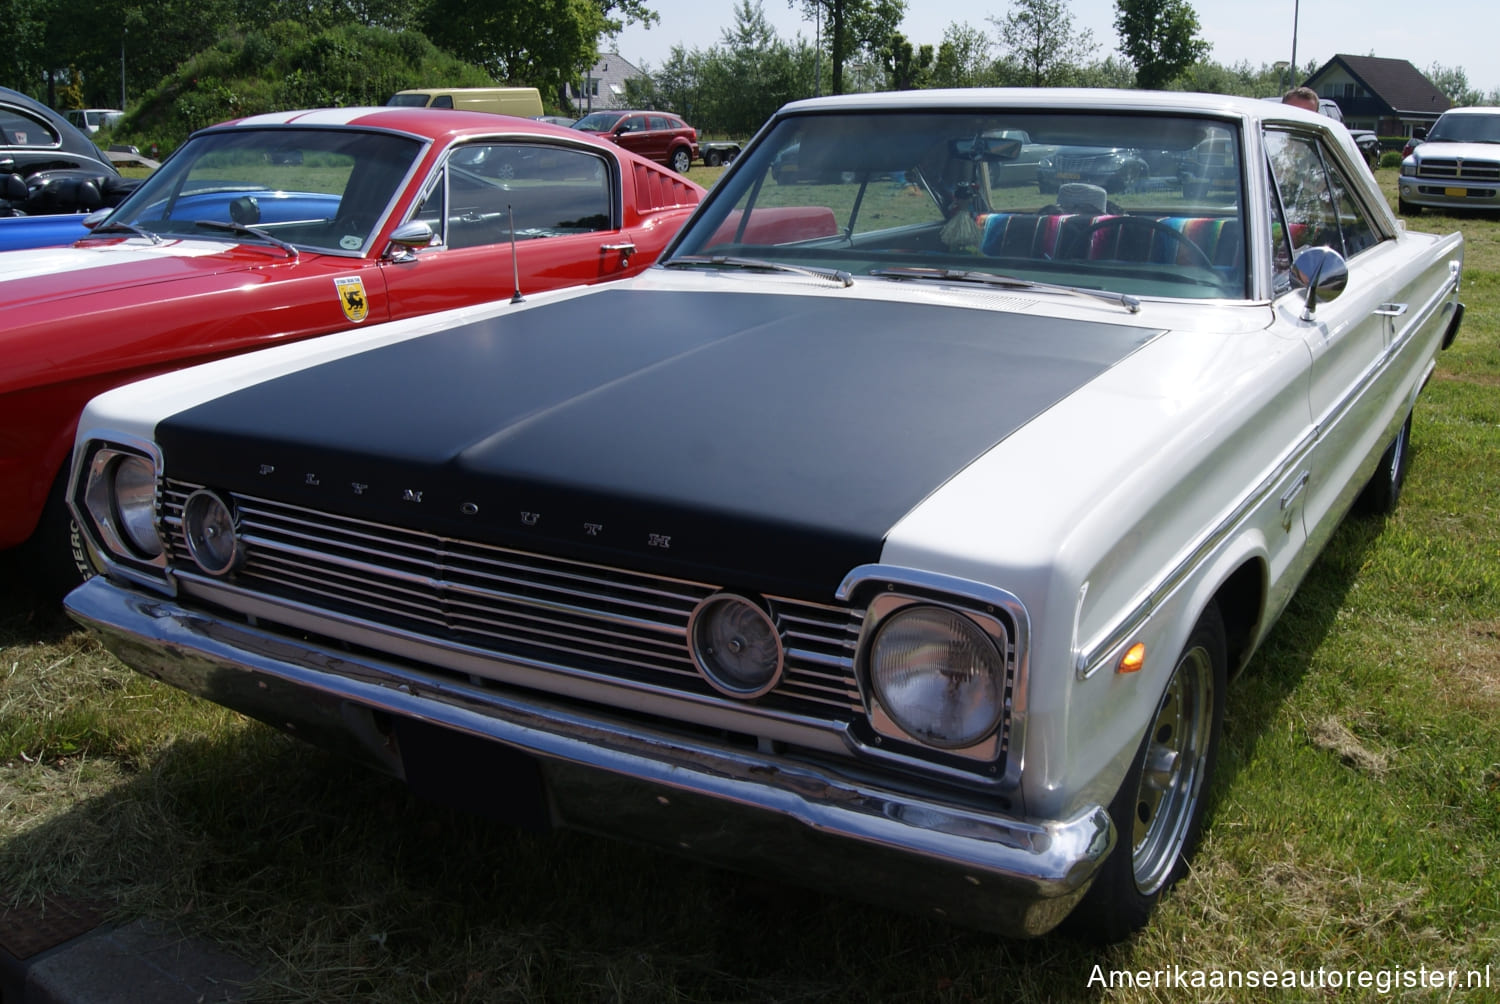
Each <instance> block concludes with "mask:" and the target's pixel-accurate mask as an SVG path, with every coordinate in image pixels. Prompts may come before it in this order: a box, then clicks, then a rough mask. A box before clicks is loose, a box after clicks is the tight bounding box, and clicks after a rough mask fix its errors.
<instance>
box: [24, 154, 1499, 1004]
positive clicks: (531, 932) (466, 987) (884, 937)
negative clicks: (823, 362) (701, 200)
mask: <svg viewBox="0 0 1500 1004" xmlns="http://www.w3.org/2000/svg"><path fill="white" fill-rule="evenodd" d="M703 173H705V172H702V171H695V174H696V175H701V174H703ZM1380 177H1381V181H1382V183H1383V184H1384V185H1385V186H1386V187H1387V189H1388V190H1389V188H1390V185H1391V184H1392V182H1393V180H1394V170H1392V169H1382V170H1381V171H1380ZM695 180H697V179H696V178H695ZM705 180H711V179H705ZM1410 225H1411V226H1412V228H1413V229H1424V230H1444V231H1446V230H1451V229H1454V228H1458V229H1461V230H1463V231H1464V233H1465V235H1466V237H1467V238H1468V258H1467V261H1468V265H1467V269H1466V272H1465V276H1464V289H1463V298H1464V300H1465V301H1466V303H1467V307H1468V313H1467V317H1466V320H1465V324H1464V328H1463V331H1462V332H1461V334H1460V336H1459V339H1458V341H1457V343H1456V344H1455V345H1454V347H1453V348H1452V349H1450V350H1449V351H1448V352H1446V353H1444V354H1443V356H1442V357H1441V359H1440V368H1439V370H1438V373H1437V375H1436V377H1435V378H1434V379H1433V381H1432V382H1431V384H1430V385H1429V386H1428V388H1427V390H1426V392H1425V393H1424V395H1423V397H1422V400H1421V402H1420V403H1419V405H1418V407H1417V411H1416V421H1415V425H1414V435H1413V451H1414V453H1413V457H1412V462H1411V469H1410V475H1409V479H1408V481H1407V484H1406V489H1405V495H1404V498H1403V501H1402V503H1401V505H1400V508H1399V509H1398V511H1397V512H1396V514H1395V515H1394V516H1392V517H1391V518H1390V519H1388V520H1385V521H1369V520H1350V521H1349V522H1347V523H1346V524H1345V525H1344V526H1343V527H1342V529H1341V530H1340V531H1339V532H1338V534H1337V535H1336V536H1335V538H1334V540H1333V542H1332V544H1331V545H1330V547H1329V548H1328V550H1327V551H1326V552H1325V553H1324V555H1323V556H1322V558H1321V559H1320V560H1319V561H1318V563H1317V564H1316V565H1315V567H1314V568H1313V571H1312V573H1311V576H1310V577H1309V579H1308V580H1307V581H1306V583H1305V584H1304V585H1303V587H1302V589H1301V591H1300V592H1299V593H1298V595H1297V597H1296V599H1295V600H1294V601H1293V603H1292V605H1291V607H1290V609H1289V610H1288V611H1287V613H1286V615H1285V616H1284V618H1283V619H1282V621H1281V623H1280V624H1279V625H1278V627H1277V628H1276V630H1275V632H1274V634H1273V635H1272V637H1271V638H1270V640H1269V642H1268V644H1267V645H1266V646H1265V647H1264V648H1263V649H1262V650H1261V651H1260V653H1259V654H1258V655H1257V656H1256V658H1255V659H1254V661H1253V663H1252V665H1251V666H1250V667H1249V669H1248V671H1247V672H1246V673H1245V674H1244V675H1243V676H1242V677H1241V678H1240V679H1239V680H1238V681H1237V683H1236V685H1235V686H1234V688H1233V689H1232V690H1231V692H1230V695H1229V710H1228V723H1227V733H1226V743H1225V747H1224V751H1225V752H1224V756H1223V758H1222V760H1221V767H1220V772H1219V775H1218V777H1217V778H1216V780H1215V784H1214V793H1213V801H1212V804H1211V807H1210V812H1209V817H1208V829H1207V835H1206V840H1205V843H1204V845H1203V847H1202V851H1201V853H1200V855H1199V857H1198V859H1197V863H1196V868H1195V870H1194V872H1193V874H1192V875H1191V876H1190V877H1189V878H1188V879H1187V880H1186V881H1185V882H1184V883H1182V884H1181V885H1179V886H1178V887H1177V888H1176V889H1175V890H1174V891H1173V892H1172V893H1171V894H1170V895H1169V897H1168V898H1167V900H1166V901H1165V903H1164V904H1163V908H1162V909H1161V910H1160V911H1159V912H1158V914H1157V916H1156V919H1155V921H1154V923H1153V924H1152V926H1151V927H1150V928H1149V929H1148V930H1147V931H1146V932H1145V933H1143V934H1142V935H1141V936H1139V937H1138V938H1137V939H1136V940H1134V941H1133V942H1130V943H1128V944H1124V945H1121V946H1117V947H1115V948H1112V949H1110V950H1107V951H1098V950H1090V949H1087V948H1084V947H1081V946H1079V945H1076V944H1074V943H1071V942H1069V941H1066V940H1063V939H1061V938H1058V937H1053V938H1045V939H1041V940H1037V941H1031V942H1005V941H1001V940H997V939H996V938H993V937H991V936H988V935H984V934H978V933H974V932H969V931H963V930H956V929H954V928H951V927H949V926H947V925H944V924H942V923H939V922H936V921H929V920H922V919H913V918H910V917H907V916H904V915H901V914H897V913H890V912H885V911H882V910H877V909H873V908H868V907H865V906H862V905H859V904H856V903H851V902H848V901H844V900H839V899H835V898H832V897H829V896H825V895H822V894H819V893H817V892H813V891H807V890H803V889H800V888H792V887H788V886H783V885H778V884H775V883H771V882H767V881H765V880H763V879H759V878H751V877H743V876H740V875H736V874H732V873H727V872H722V871H717V870H714V869H710V868H707V867H701V866H698V865H695V864H692V863H687V862H684V861H681V860H678V859H676V858H672V857H668V856H664V855H662V854H659V853H657V852H654V851H650V850H643V849H639V848H636V847H633V846H627V845H623V844H617V843H614V842H611V841H608V840H605V839H602V838H595V837H592V836H587V835H581V834H573V833H563V834H556V835H553V836H550V837H538V836H532V835H528V834H525V833H520V832H516V831H513V830H509V829H505V828H502V827H498V826H494V825H491V824H489V823H486V822H484V821H481V820H477V819H474V818H470V817H466V816H462V815H459V814H455V813H453V812H449V811H446V810H441V809H435V808H431V807H429V806H427V805H426V804H424V803H422V802H420V801H417V800H416V799H414V798H412V797H411V796H410V795H409V794H408V793H407V791H406V790H405V789H404V788H403V787H402V786H401V785H399V784H397V783H395V782H392V781H388V780H385V779H383V778H380V777H376V776H372V775H369V774H366V773H363V772H361V771H360V770H357V769H355V768H353V767H351V766H347V765H345V764H344V763H343V762H341V761H339V760H336V759H334V758H332V757H330V756H327V755H325V754H323V753H320V752H318V751H316V750H314V749H312V748H310V747H307V746H304V745H301V744H299V743H297V742H294V741H293V740H290V739H287V738H284V737H283V736H281V735H280V734H278V733H274V732H272V731H271V730H270V729H267V728H264V727H261V726H259V725H255V724H250V723H248V722H246V721H245V720H243V719H240V718H238V717H237V716H235V715H233V714H231V713H229V712H226V711H222V710H220V709H218V708H216V707H214V706H211V705H207V704H203V703H200V702H196V701H194V700H192V699H189V698H187V697H185V696H182V695H180V694H179V693H177V692H175V691H173V690H170V689H168V688H166V687H163V686H158V685H155V684H153V683H151V682H150V681H148V680H146V679H145V678H143V677H140V676H138V675H136V674H135V673H133V672H131V671H129V670H127V669H125V668H123V667H122V666H120V665H119V664H118V663H116V662H115V661H114V660H113V659H112V658H111V657H110V656H108V655H107V654H105V653H103V652H102V651H101V650H100V649H99V648H98V647H97V646H96V645H94V644H93V643H92V642H91V641H89V640H88V639H87V638H86V637H85V636H83V635H82V634H81V633H79V632H77V631H75V630H73V629H72V628H71V627H70V626H69V625H68V623H66V622H65V621H63V620H62V619H61V618H60V617H58V616H57V615H56V614H54V613H52V612H51V611H49V610H47V609H45V608H43V607H40V606H39V605H38V604H37V603H36V602H35V601H33V600H32V598H31V597H30V596H29V595H28V593H27V592H26V590H25V588H24V586H23V581H24V579H25V577H26V570H25V569H24V568H21V567H18V566H17V565H15V564H14V563H13V562H11V563H7V564H6V565H5V567H4V568H3V572H0V575H3V579H0V764H3V767H0V896H4V897H5V902H3V903H0V906H5V905H11V904H15V903H20V902H27V903H30V902H35V901H37V900H38V899H41V898H46V897H63V896H66V897H84V898H92V899H96V900H99V901H101V902H103V903H106V904H108V905H109V906H110V908H111V909H112V911H113V916H115V917H116V918H118V919H128V918H134V917H139V916H150V917H154V918H158V919H160V920H163V921H165V922H166V923H168V924H170V925H174V926H175V927H177V928H178V929H180V930H181V931H183V932H184V933H186V934H189V935H199V936H206V937H210V938H213V939H216V940H218V941H219V942H220V943H221V944H223V945H225V946H226V947H228V948H230V949H232V950H235V951H238V952H240V953H243V954H244V955H245V956H247V957H248V958H252V959H254V960H256V961H257V962H258V963H259V964H261V965H263V966H264V974H265V975H264V979H263V982H262V983H261V984H260V985H259V986H258V987H257V988H256V990H257V993H258V994H259V996H260V997H261V998H263V999H268V1000H293V1001H380V1002H387V1001H389V1002H395V1001H423V1002H425V1001H501V1000H504V1001H514V1000H547V1001H570V1002H571V1001H577V1002H600V1001H632V1002H633V1001H653V1002H656V1001H771V1000H774V1001H813V1000H817V1001H825V1000H833V1001H850V1002H855V1001H859V1002H864V1001H876V1000H881V1001H911V1002H927V1001H940V1002H955V1004H957V1002H970V1001H1006V1002H1012V1001H1020V1002H1053V1001H1073V1000H1110V1001H1199V1000H1233V1001H1256V1000H1266V1001H1278V1002H1281V1001H1299V1002H1300V1001H1311V1000H1318V1001H1323V1000H1328V1001H1334V1000H1351V1001H1352V1000H1365V999H1387V998H1386V997H1382V996H1381V995H1379V994H1378V990H1377V989H1366V990H1358V989H1354V990H1350V989H1337V990H1316V989H1307V988H1302V989H1296V990H1286V989H1277V990H1264V989H1227V990H1216V989H1175V988H1172V987H1169V986H1157V987H1153V988H1145V989H1140V988H1137V989H1116V990H1104V989H1102V988H1101V986H1100V985H1099V980H1100V979H1101V978H1103V977H1106V976H1107V975H1108V974H1109V973H1110V972H1111V971H1119V970H1131V971H1137V972H1138V971H1143V970H1144V971H1165V972H1167V973H1169V974H1170V973H1173V972H1178V971H1176V970H1174V969H1173V967H1184V968H1185V969H1186V970H1189V971H1191V970H1199V969H1201V970H1222V971H1231V970H1233V971H1245V970H1255V971H1266V970H1271V971H1276V972H1282V971H1286V970H1300V971H1304V972H1310V973H1316V971H1317V970H1319V969H1320V968H1321V969H1323V970H1324V971H1325V980H1328V979H1329V976H1328V975H1327V974H1329V973H1332V972H1337V973H1338V974H1339V975H1338V978H1339V979H1340V980H1341V981H1342V980H1343V979H1345V978H1346V977H1345V975H1344V974H1345V973H1348V972H1354V973H1355V974H1356V978H1357V973H1358V972H1359V971H1365V972H1369V973H1371V974H1373V975H1372V977H1371V978H1372V979H1379V978H1381V977H1380V975H1379V974H1381V973H1384V974H1386V978H1389V976H1390V974H1392V973H1396V972H1397V970H1400V971H1413V970H1418V971H1419V970H1420V967H1427V968H1428V969H1429V970H1430V969H1433V968H1438V969H1444V970H1446V969H1449V968H1452V969H1455V970H1459V971H1460V972H1459V978H1460V983H1461V984H1462V982H1463V980H1464V979H1465V978H1466V973H1467V971H1468V970H1478V971H1479V972H1480V973H1481V975H1483V973H1484V971H1485V968H1486V967H1489V970H1490V974H1489V975H1490V982H1491V987H1490V989H1488V990H1468V989H1464V988H1463V987H1462V986H1461V987H1460V989H1458V990H1453V991H1450V990H1449V989H1447V988H1442V989H1433V990H1420V989H1418V990H1403V991H1402V992H1401V993H1400V994H1393V995H1388V996H1389V999H1401V1000H1410V999H1417V1000H1444V1001H1446V1000H1464V1001H1469V1000H1473V1001H1486V1000H1500V939H1497V935H1500V868H1497V866H1496V862H1497V861H1500V503H1497V500H1500V465H1497V464H1496V460H1495V458H1496V457H1497V455H1500V338H1497V334H1500V331H1497V317H1500V220H1496V219H1492V218H1463V219H1453V218H1447V217H1443V216H1437V215H1432V214H1428V215H1425V216H1422V217H1418V218H1414V219H1412V220H1411V221H1410ZM455 769H459V770H461V769H462V765H461V764H455ZM1096 967H1098V968H1097V969H1096ZM1397 975H1398V978H1399V974H1397ZM1397 985H1398V986H1399V985H1400V984H1399V983H1398V984H1397ZM1376 986H1377V987H1378V984H1377V985H1376Z"/></svg>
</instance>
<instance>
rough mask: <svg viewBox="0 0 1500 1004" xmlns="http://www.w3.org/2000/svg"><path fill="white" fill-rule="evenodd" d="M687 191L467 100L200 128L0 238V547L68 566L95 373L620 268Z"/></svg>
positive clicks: (640, 164) (648, 166) (649, 166)
mask: <svg viewBox="0 0 1500 1004" xmlns="http://www.w3.org/2000/svg"><path fill="white" fill-rule="evenodd" d="M702 195H703V190H702V189H701V188H700V187H698V186H697V185H694V184H693V183H692V182H689V181H687V180H686V179H684V178H682V177H681V176H680V175H677V174H674V173H672V172H670V171H667V170H665V169H664V168H663V167H662V166H660V165H658V164H654V163H652V162H650V161H647V160H645V159H643V158H640V157H637V156H636V155H634V154H632V153H630V152H628V151H625V150H622V149H620V148H619V147H618V146H615V145H614V144H611V143H605V142H601V141H599V140H596V139H593V138H591V137H588V136H586V135H584V134H582V133H579V132H577V131H576V130H573V129H566V128H562V127H558V126H551V125H547V124H545V123H539V122H532V121H529V120H524V119H517V118H509V117H505V116H499V115H489V114H485V113H479V112H466V111H441V110H435V109H427V108H340V109H326V110H318V111H301V112H283V113H276V114H271V115H260V116H255V117H253V118H247V119H242V120H239V121H236V122H231V123H226V124H224V125H220V126H215V127H213V128H210V129H205V130H203V131H201V132H199V133H196V134H195V135H194V136H192V137H191V138H190V139H189V140H188V142H187V143H186V144H184V145H183V147H182V148H181V149H179V150H178V151H177V152H176V153H175V154H174V155H173V156H172V157H171V158H170V159H169V160H168V161H167V162H166V163H165V164H163V165H162V167H161V168H160V169H159V170H158V171H157V172H156V173H155V174H153V175H152V176H151V177H150V178H148V179H147V180H146V182H145V183H144V184H142V185H141V187H140V188H139V189H138V190H137V191H136V192H135V193H133V194H132V195H131V196H130V198H128V199H127V200H126V201H125V202H124V203H123V204H122V205H121V206H120V207H119V208H118V209H116V210H115V211H114V212H113V213H112V214H111V215H109V216H108V217H107V218H106V219H104V220H103V221H102V222H101V223H99V224H98V225H96V226H95V227H94V229H93V231H92V233H91V234H90V236H88V237H86V238H84V239H82V240H80V241H78V242H77V243H76V244H74V245H72V246H70V247H60V248H47V249H41V250H30V251H13V252H5V253H0V311H3V314H4V317H5V323H4V325H3V328H0V358H3V359H4V360H5V362H4V365H3V366H0V550H3V549H9V548H13V547H17V546H20V545H22V544H25V543H27V542H30V543H31V544H32V545H33V546H34V547H36V548H37V551H38V558H39V565H38V568H39V570H40V571H41V572H42V573H43V574H44V575H46V576H48V577H49V578H51V579H52V580H53V581H54V583H55V584H56V585H64V584H66V581H67V576H68V572H69V569H70V568H71V561H70V559H69V554H68V545H67V537H68V526H69V520H68V517H67V514H66V510H65V507H64V505H63V501H62V496H63V487H64V482H65V481H66V480H67V471H66V469H65V468H66V460H67V457H68V455H69V452H70V449H71V446H72V442H73V431H74V426H75V425H76V423H77V419H78V414H79V412H80V411H81V410H82V408H83V405H84V403H85V402H86V401H88V400H89V398H91V397H93V396H94V395H95V394H98V393H99V392H100V391H103V390H105V389H107V388H109V387H113V386H115V385H117V384H121V383H125V382H127V381H130V380H135V379H137V378H139V377H143V376H147V375H149V374H153V373H158V372H161V371H163V370H168V369H175V368H177V367H180V366H185V365H188V364H190V363H197V362H202V361H204V360H208V359H212V358H215V357H218V356H224V355H228V354H231V353H238V352H244V351H247V350H250V349H254V348H259V347H261V346H265V345H270V344H274V343H277V342H284V341H289V340H292V339H297V338H305V337H308V336H310V335H321V334H326V333H328V332H331V331H337V330H340V329H344V328H349V327H353V326H356V325H368V324H374V323H377V322H379V321H385V320H393V319H396V318H403V317H410V316H413V315H416V314H425V313H430V312H433V311H439V310H446V309H449V308H453V307H461V306H465V305H468V304H473V303H478V302H483V301H488V300H495V299H501V298H510V297H512V296H515V295H521V296H523V297H524V296H525V295H526V294H528V293H533V292H539V291H542V290H546V289H551V288H555V287H559V286H568V285H576V284H579V283H592V282H601V281H604V280H608V279H617V278H620V277H622V276H627V275H633V274H635V273H637V272H640V271H641V270H642V269H644V268H645V267H646V266H648V265H650V264H651V263H652V262H654V261H655V260H656V257H657V255H658V254H659V253H660V252H661V250H662V248H663V247H665V245H666V243H667V241H668V239H669V238H670V237H671V236H672V235H673V234H674V233H675V232H676V230H677V229H678V227H679V226H680V225H681V224H682V222H683V221H684V220H685V219H686V218H687V216H688V214H689V212H690V211H691V209H692V207H693V206H695V205H696V204H697V203H698V201H699V199H700V198H701V197H702Z"/></svg>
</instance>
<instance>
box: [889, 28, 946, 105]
mask: <svg viewBox="0 0 1500 1004" xmlns="http://www.w3.org/2000/svg"><path fill="white" fill-rule="evenodd" d="M881 55H882V57H883V60H882V61H883V63H884V65H885V72H886V84H887V85H888V86H889V87H890V88H891V89H892V90H897V91H909V90H912V89H914V88H917V87H926V86H927V84H928V83H929V82H930V81H931V79H932V63H933V55H932V46H930V45H924V46H921V47H920V48H913V46H912V44H911V42H909V41H908V40H907V38H906V36H905V35H903V34H901V33H900V32H897V33H896V34H894V35H892V36H891V40H890V41H889V42H887V43H886V46H885V51H884V52H882V53H881Z"/></svg>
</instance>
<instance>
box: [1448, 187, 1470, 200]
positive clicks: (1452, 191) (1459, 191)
mask: <svg viewBox="0 0 1500 1004" xmlns="http://www.w3.org/2000/svg"><path fill="white" fill-rule="evenodd" d="M1443 194H1444V195H1446V196H1448V198H1450V199H1467V198H1468V197H1469V190H1468V189H1467V188H1445V189H1443Z"/></svg>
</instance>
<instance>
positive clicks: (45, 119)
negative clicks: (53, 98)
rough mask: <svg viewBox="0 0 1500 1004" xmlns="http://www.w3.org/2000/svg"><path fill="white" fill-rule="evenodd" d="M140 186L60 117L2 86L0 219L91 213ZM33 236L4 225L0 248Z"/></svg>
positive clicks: (29, 243)
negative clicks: (121, 173) (123, 175)
mask: <svg viewBox="0 0 1500 1004" xmlns="http://www.w3.org/2000/svg"><path fill="white" fill-rule="evenodd" d="M136 184H137V182H136V181H135V180H134V179H129V178H123V177H121V176H120V172H119V171H117V170H115V167H114V165H113V164H111V163H110V160H109V157H108V156H107V155H105V153H104V152H103V151H102V150H100V149H99V147H98V146H96V145H95V144H94V141H93V140H91V139H89V138H88V137H87V136H85V135H84V134H83V133H82V132H80V131H79V130H78V129H77V128H76V127H75V126H73V125H71V124H70V123H69V122H68V121H67V120H66V119H64V118H63V117H62V116H61V115H59V114H58V113H57V112H55V111H53V110H52V109H50V108H48V107H47V106H46V105H44V104H42V103H41V102H39V101H36V100H34V99H32V98H29V97H27V96H26V95H24V94H22V93H20V92H19V91H13V90H11V89H10V88H8V87H0V220H4V219H19V218H22V217H31V216H53V215H58V214H64V213H89V212H93V211H94V210H96V209H101V208H104V207H107V206H114V205H117V204H119V202H120V200H121V199H123V198H124V197H125V195H126V194H127V193H128V192H130V191H131V190H132V189H134V188H135V186H136ZM34 231H36V228H34V227H30V226H26V225H17V226H14V227H12V226H11V225H10V224H0V248H14V247H26V246H33V245H34V243H35V242H34V241H32V240H31V239H30V238H29V237H27V238H23V237H21V236H20V235H21V234H22V233H23V232H24V233H26V234H31V233H33V232H34ZM17 241H19V242H20V243H17ZM47 242H48V243H50V241H47Z"/></svg>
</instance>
